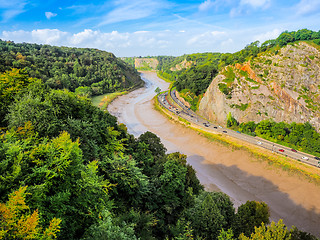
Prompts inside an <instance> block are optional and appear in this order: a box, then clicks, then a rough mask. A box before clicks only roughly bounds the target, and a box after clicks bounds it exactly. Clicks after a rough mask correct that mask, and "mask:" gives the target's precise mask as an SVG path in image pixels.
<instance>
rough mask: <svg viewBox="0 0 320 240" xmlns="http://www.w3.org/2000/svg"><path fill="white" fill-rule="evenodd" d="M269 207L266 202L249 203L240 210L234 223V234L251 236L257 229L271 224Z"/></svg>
mask: <svg viewBox="0 0 320 240" xmlns="http://www.w3.org/2000/svg"><path fill="white" fill-rule="evenodd" d="M269 216H270V213H269V207H268V205H267V204H265V203H264V202H261V203H260V202H256V201H247V202H246V203H245V204H242V205H241V206H240V207H239V208H238V212H237V214H236V219H235V223H234V230H235V231H234V232H235V235H236V236H238V235H239V234H240V233H243V234H244V235H245V236H250V234H251V233H252V232H253V230H254V228H255V227H259V226H261V225H262V223H265V224H268V223H269Z"/></svg>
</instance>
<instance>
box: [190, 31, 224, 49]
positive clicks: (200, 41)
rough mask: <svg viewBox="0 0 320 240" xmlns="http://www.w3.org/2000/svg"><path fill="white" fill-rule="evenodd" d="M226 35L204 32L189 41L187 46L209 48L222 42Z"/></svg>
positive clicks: (217, 32) (216, 32)
mask: <svg viewBox="0 0 320 240" xmlns="http://www.w3.org/2000/svg"><path fill="white" fill-rule="evenodd" d="M225 35H226V33H225V32H219V31H212V32H204V33H201V34H198V35H195V36H193V37H192V38H191V39H189V40H188V41H187V45H196V46H202V47H203V46H208V45H212V44H213V43H214V42H217V41H218V40H221V38H224V37H225Z"/></svg>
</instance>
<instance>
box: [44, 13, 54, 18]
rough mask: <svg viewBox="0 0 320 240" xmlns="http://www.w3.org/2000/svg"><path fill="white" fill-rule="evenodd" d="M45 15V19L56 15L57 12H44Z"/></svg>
mask: <svg viewBox="0 0 320 240" xmlns="http://www.w3.org/2000/svg"><path fill="white" fill-rule="evenodd" d="M45 15H46V18H47V19H50V18H52V17H55V16H57V14H56V13H53V12H45Z"/></svg>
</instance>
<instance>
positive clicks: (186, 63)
mask: <svg viewBox="0 0 320 240" xmlns="http://www.w3.org/2000/svg"><path fill="white" fill-rule="evenodd" d="M193 64H195V62H193V61H187V60H186V59H185V60H183V61H182V62H180V63H178V64H176V66H175V67H172V68H170V70H171V71H180V70H182V69H184V68H190V67H191V66H192V65H193Z"/></svg>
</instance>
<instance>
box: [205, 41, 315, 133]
mask: <svg viewBox="0 0 320 240" xmlns="http://www.w3.org/2000/svg"><path fill="white" fill-rule="evenodd" d="M199 112H200V114H202V115H203V116H205V117H206V118H208V119H211V120H214V121H217V122H218V123H220V124H225V123H226V118H227V114H228V113H229V112H231V114H232V116H234V117H235V118H236V119H237V120H238V121H239V122H247V121H255V122H259V121H261V120H264V119H273V120H275V121H276V122H280V121H285V122H297V123H304V122H306V121H309V122H310V123H311V124H312V125H313V126H314V127H316V129H318V130H319V128H320V52H319V50H318V49H317V48H316V47H314V46H311V45H309V44H307V43H305V42H300V43H296V44H294V45H287V46H286V47H284V48H281V49H279V50H277V51H274V52H266V53H263V54H261V55H260V56H258V57H256V58H255V59H253V60H251V61H250V62H247V63H244V64H242V65H240V64H236V65H235V66H228V67H226V68H224V69H223V70H222V71H221V72H220V73H219V74H218V75H217V76H216V77H215V78H214V79H213V81H212V83H211V84H210V86H209V88H208V89H207V91H206V93H205V95H204V97H203V98H202V100H201V103H200V105H199Z"/></svg>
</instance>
